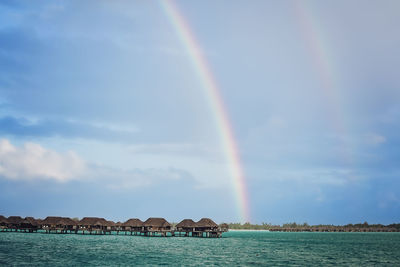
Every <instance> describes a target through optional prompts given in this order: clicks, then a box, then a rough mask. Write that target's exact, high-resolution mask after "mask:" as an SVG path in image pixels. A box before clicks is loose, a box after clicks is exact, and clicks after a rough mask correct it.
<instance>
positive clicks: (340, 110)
mask: <svg viewBox="0 0 400 267" xmlns="http://www.w3.org/2000/svg"><path fill="white" fill-rule="evenodd" d="M293 3H294V13H295V16H296V17H297V21H298V25H299V30H300V33H301V35H302V37H303V39H304V41H305V44H306V46H307V48H308V50H309V51H308V52H309V55H310V58H311V60H312V63H313V65H314V68H315V71H316V73H317V74H318V77H319V80H320V85H321V89H322V90H323V92H324V95H325V98H326V103H327V107H326V108H327V111H328V116H329V120H330V121H331V123H332V128H333V130H334V131H335V133H336V134H338V135H339V137H341V142H342V147H341V152H340V155H339V157H340V158H342V160H343V163H347V164H350V165H351V164H352V163H353V158H352V153H351V152H352V151H353V150H354V149H355V148H354V144H351V143H349V140H346V138H344V137H345V136H347V135H348V133H349V128H350V127H349V123H347V122H346V121H345V119H346V116H345V114H344V113H345V107H344V106H343V101H342V98H343V97H342V96H341V95H340V90H338V89H339V88H340V86H339V85H338V83H339V78H338V76H339V74H338V73H337V71H336V68H335V67H334V65H335V64H334V63H335V60H334V57H333V56H332V55H331V54H332V53H331V49H330V45H329V42H328V41H326V38H325V36H324V31H323V29H322V27H321V25H320V23H318V20H317V19H316V16H315V15H314V14H313V12H312V8H311V6H310V5H309V2H306V1H293Z"/></svg>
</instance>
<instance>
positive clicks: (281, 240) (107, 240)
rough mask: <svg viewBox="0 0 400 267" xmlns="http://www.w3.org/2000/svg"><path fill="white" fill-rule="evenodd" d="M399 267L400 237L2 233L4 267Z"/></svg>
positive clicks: (0, 247)
mask: <svg viewBox="0 0 400 267" xmlns="http://www.w3.org/2000/svg"><path fill="white" fill-rule="evenodd" d="M202 264H207V265H246V266H248V265H269V266H271V265H273V266H276V265H282V266H287V265H303V266H304V265H305V266H311V265H317V266H320V265H338V264H339V265H355V266H359V265H366V266H376V265H383V266H400V233H277V232H229V233H225V234H224V235H223V238H218V239H217V238H216V239H214V238H185V237H168V238H163V237H141V236H122V235H120V236H116V235H111V236H89V235H84V236H82V235H74V234H67V235H60V234H40V233H37V234H35V233H33V234H29V233H6V232H3V233H0V265H46V266H49V265H51V266H54V265H62V266H66V265H74V266H76V265H85V266H86V265H101V266H108V265H113V266H115V265H202Z"/></svg>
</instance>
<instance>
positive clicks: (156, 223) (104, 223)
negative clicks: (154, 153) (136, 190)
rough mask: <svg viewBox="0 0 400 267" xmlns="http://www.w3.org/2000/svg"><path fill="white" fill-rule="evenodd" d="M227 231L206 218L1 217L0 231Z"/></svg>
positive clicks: (188, 234)
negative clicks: (123, 220)
mask: <svg viewBox="0 0 400 267" xmlns="http://www.w3.org/2000/svg"><path fill="white" fill-rule="evenodd" d="M227 231H228V225H227V224H221V225H218V224H216V223H215V222H214V221H213V220H211V219H209V218H203V219H201V220H199V221H198V222H194V221H193V220H191V219H184V220H183V221H181V222H180V223H178V224H177V225H176V226H173V225H172V224H170V223H169V222H168V221H167V220H165V219H164V218H149V219H147V220H146V221H144V222H142V221H141V220H140V219H137V218H132V219H129V220H127V221H126V222H124V223H121V222H117V223H115V222H113V221H108V220H106V219H104V218H98V217H84V218H82V219H81V220H74V219H71V218H68V217H58V216H48V217H46V219H44V220H41V219H35V218H33V217H26V218H22V217H20V216H10V217H8V218H6V217H4V216H2V215H0V232H24V233H47V234H50V233H54V234H82V235H111V234H117V235H120V234H121V235H135V236H149V237H154V236H160V237H173V236H180V237H212V238H218V237H221V236H222V233H224V232H227Z"/></svg>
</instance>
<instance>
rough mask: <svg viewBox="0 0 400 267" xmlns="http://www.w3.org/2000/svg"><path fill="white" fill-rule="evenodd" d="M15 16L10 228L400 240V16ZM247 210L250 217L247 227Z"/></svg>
mask: <svg viewBox="0 0 400 267" xmlns="http://www.w3.org/2000/svg"><path fill="white" fill-rule="evenodd" d="M161 1H162V0H159V1H139V0H138V1H123V0H117V1H102V0H99V1H78V0H76V1H74V0H72V1H62V0H56V1H44V0H39V1H34V2H33V1H28V0H26V1H18V0H16V1H1V2H0V203H1V204H0V214H3V215H5V216H11V215H20V216H23V217H25V216H34V217H38V218H44V217H46V216H50V215H56V216H69V217H79V218H81V217H84V216H98V217H105V218H107V219H112V220H115V221H125V220H127V219H128V218H140V219H142V220H145V219H147V218H148V217H164V218H166V219H167V220H169V221H173V222H177V221H180V220H182V219H184V218H192V219H194V220H198V219H200V218H202V217H210V218H212V219H214V220H215V221H216V222H218V223H221V222H240V221H241V222H243V221H250V222H252V223H263V222H265V223H273V224H282V223H285V222H299V223H303V222H308V223H310V224H347V223H357V222H364V221H367V222H369V223H383V224H389V223H393V222H400V164H399V163H400V149H399V148H400V75H399V69H400V35H399V34H398V26H399V25H400V16H399V10H400V2H399V1H397V0H393V1H390V0H385V1H377V0H376V1H356V0H354V1H329V2H327V1H306V0H304V1H298V0H293V1H290V0H288V1H264V0H263V1H261V0H260V1H258V0H254V1H241V0H237V1H225V0H221V1H178V0H177V1H173V2H172V1H168V2H167V5H170V6H173V7H174V8H175V9H176V11H177V12H178V14H179V15H180V16H181V18H182V21H183V22H184V23H185V27H186V28H187V29H188V31H189V32H190V33H191V34H192V38H193V39H192V41H194V42H195V44H196V45H197V47H198V49H199V50H198V51H199V55H200V57H201V58H202V59H203V60H204V64H205V67H206V68H207V71H208V72H209V73H210V75H211V76H212V77H213V78H214V80H215V83H216V90H217V92H218V94H219V96H220V98H221V105H222V106H223V110H224V112H225V115H226V119H227V122H228V125H229V126H230V129H231V132H230V133H231V134H232V136H233V145H235V146H236V148H237V152H238V161H237V162H236V165H238V166H237V167H238V168H240V169H241V170H243V187H242V188H241V189H242V190H244V193H245V194H244V196H245V199H240V197H239V196H238V193H237V190H235V181H234V177H232V173H231V169H232V162H231V161H229V155H227V151H226V149H225V148H224V146H223V145H222V143H223V142H224V140H223V139H224V137H226V136H224V135H221V131H220V125H218V120H216V117H218V116H219V114H218V112H216V110H215V109H214V108H213V106H212V103H210V99H209V96H208V95H207V93H206V89H207V88H205V86H204V81H202V77H201V76H199V71H198V69H196V66H195V65H194V64H193V62H194V61H195V59H194V58H193V56H192V55H191V54H190V47H188V45H187V44H185V42H184V41H182V38H181V36H180V33H179V29H177V27H176V25H174V23H173V21H171V17H170V16H168V13H167V11H166V9H165V3H161ZM243 201H246V202H247V208H246V211H247V212H248V217H244V216H243V213H244V211H243V210H241V209H240V207H239V206H240V203H238V202H243Z"/></svg>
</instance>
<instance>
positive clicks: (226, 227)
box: [219, 223, 229, 232]
mask: <svg viewBox="0 0 400 267" xmlns="http://www.w3.org/2000/svg"><path fill="white" fill-rule="evenodd" d="M219 228H220V229H221V231H222V232H228V231H229V225H228V224H227V223H221V224H220V225H219Z"/></svg>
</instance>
